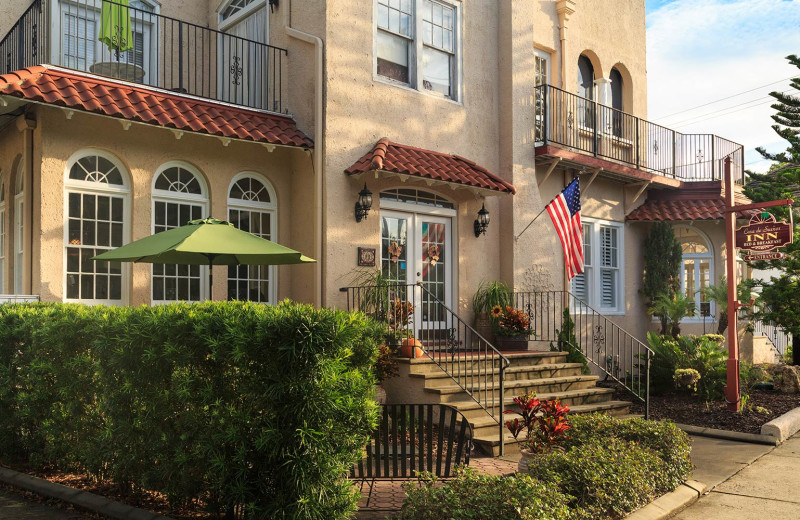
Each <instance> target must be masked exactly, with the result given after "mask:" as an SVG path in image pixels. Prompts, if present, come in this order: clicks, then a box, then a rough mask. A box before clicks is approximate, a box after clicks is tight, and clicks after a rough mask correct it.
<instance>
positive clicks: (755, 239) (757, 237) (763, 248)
mask: <svg viewBox="0 0 800 520" xmlns="http://www.w3.org/2000/svg"><path fill="white" fill-rule="evenodd" d="M793 227H794V226H793V225H792V223H791V222H779V221H777V220H775V215H773V214H772V213H766V212H763V213H759V214H758V215H755V216H753V217H752V218H751V219H750V223H749V224H747V225H746V226H743V227H740V228H739V229H737V230H736V247H738V248H739V249H744V250H745V251H751V252H753V253H764V252H767V251H772V250H773V249H777V248H779V247H783V246H785V245H787V244H791V243H792V240H793V239H794V233H793V232H792V230H793Z"/></svg>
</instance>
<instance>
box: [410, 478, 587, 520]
mask: <svg viewBox="0 0 800 520" xmlns="http://www.w3.org/2000/svg"><path fill="white" fill-rule="evenodd" d="M403 488H404V490H405V492H406V495H407V497H406V499H405V501H404V502H403V509H402V511H401V513H400V515H399V516H397V517H395V518H396V519H397V520H452V519H454V518H457V519H459V520H486V519H491V520H571V519H577V518H578V516H577V515H576V514H575V513H574V512H573V511H571V510H570V509H569V508H568V507H567V504H568V503H570V502H571V501H573V500H574V499H573V497H569V496H566V495H564V494H562V493H559V492H558V490H557V489H556V487H555V486H554V485H553V484H550V483H545V482H541V481H538V480H535V479H532V478H531V477H529V476H527V475H515V476H511V477H501V476H496V475H483V474H480V473H477V472H476V471H475V470H472V469H469V468H462V469H458V470H457V471H456V477H455V478H454V479H453V480H450V481H449V482H446V483H444V484H441V485H440V483H439V482H438V481H437V480H436V478H435V477H432V476H431V475H429V474H427V475H423V476H422V479H421V482H420V484H419V485H417V484H416V483H409V484H406V485H404V486H403Z"/></svg>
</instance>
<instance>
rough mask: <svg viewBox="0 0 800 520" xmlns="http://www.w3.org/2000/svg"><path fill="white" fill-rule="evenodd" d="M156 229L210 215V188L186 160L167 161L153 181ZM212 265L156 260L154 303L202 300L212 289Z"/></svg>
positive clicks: (151, 285) (178, 225)
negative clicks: (209, 271) (209, 278)
mask: <svg viewBox="0 0 800 520" xmlns="http://www.w3.org/2000/svg"><path fill="white" fill-rule="evenodd" d="M152 198H153V220H152V225H153V233H160V232H161V231H166V230H168V229H173V228H176V227H180V226H183V225H185V224H187V223H188V222H189V221H190V220H195V219H200V218H204V217H206V216H208V191H207V189H206V184H205V181H204V180H203V177H202V175H200V172H198V171H196V170H195V169H194V168H192V167H191V166H189V165H187V164H183V163H167V164H165V165H163V166H161V168H159V169H158V170H157V172H156V175H155V178H154V181H153V197H152ZM207 280H208V268H207V267H205V266H199V265H176V264H153V268H152V274H151V280H150V287H151V299H152V302H153V303H154V304H158V303H167V302H174V301H189V302H198V301H201V300H203V299H204V298H205V297H206V294H207V291H208V282H207Z"/></svg>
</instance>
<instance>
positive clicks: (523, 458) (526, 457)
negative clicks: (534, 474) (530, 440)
mask: <svg viewBox="0 0 800 520" xmlns="http://www.w3.org/2000/svg"><path fill="white" fill-rule="evenodd" d="M519 455H520V457H519V464H517V473H525V474H527V473H528V464H530V462H531V460H532V459H533V457H535V456H536V454H535V453H533V452H532V451H531V450H529V449H528V448H520V449H519Z"/></svg>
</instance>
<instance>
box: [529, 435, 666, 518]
mask: <svg viewBox="0 0 800 520" xmlns="http://www.w3.org/2000/svg"><path fill="white" fill-rule="evenodd" d="M666 470H667V465H666V463H665V462H664V461H663V460H661V459H660V458H659V457H658V455H657V454H656V452H654V451H653V450H650V449H647V448H644V447H642V446H640V445H638V444H636V443H635V442H628V441H624V440H620V439H618V438H613V437H612V438H608V439H606V438H600V437H598V438H596V439H594V440H592V441H591V442H588V443H584V444H581V445H580V446H576V447H575V448H573V449H571V450H569V451H566V452H563V453H562V452H551V453H549V454H545V455H541V456H539V457H537V458H536V459H534V460H532V461H531V463H530V465H529V466H528V472H529V474H530V475H531V476H532V477H533V478H535V479H538V480H541V481H543V482H550V483H554V484H556V485H557V486H558V488H559V490H560V491H561V492H562V493H564V494H567V495H570V496H573V497H575V498H574V499H573V500H571V501H570V502H569V506H570V507H571V508H574V509H576V510H578V511H579V515H580V516H579V518H585V519H587V520H590V519H591V520H608V519H616V518H622V517H623V516H625V514H626V513H628V512H630V511H633V510H635V509H637V508H638V507H641V506H643V505H645V504H647V503H648V502H649V501H650V500H651V499H653V498H655V497H656V496H657V495H659V494H661V493H663V492H666V491H670V490H671V489H670V487H669V486H668V482H669V479H667V478H666V477H665V474H666Z"/></svg>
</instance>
